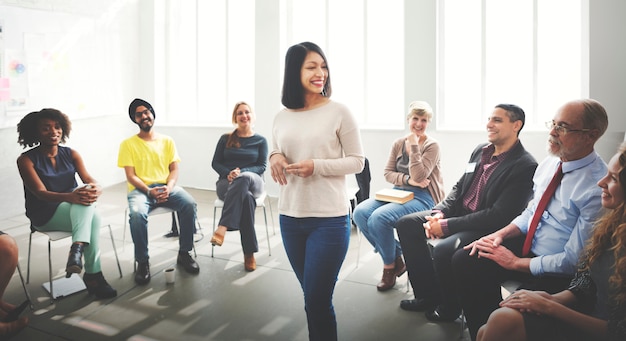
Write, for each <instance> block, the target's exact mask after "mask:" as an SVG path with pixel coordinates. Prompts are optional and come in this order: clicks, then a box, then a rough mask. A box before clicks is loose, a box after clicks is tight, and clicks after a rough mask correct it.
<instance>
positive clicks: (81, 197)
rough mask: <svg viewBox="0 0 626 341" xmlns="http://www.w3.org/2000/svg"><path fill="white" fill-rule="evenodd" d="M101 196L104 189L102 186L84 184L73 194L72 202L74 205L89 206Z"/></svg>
mask: <svg viewBox="0 0 626 341" xmlns="http://www.w3.org/2000/svg"><path fill="white" fill-rule="evenodd" d="M100 194H102V188H101V187H100V185H98V184H94V183H88V184H84V185H82V186H79V187H77V188H76V189H75V190H74V191H73V192H72V200H71V202H72V203H73V204H81V205H85V206H89V205H91V204H93V203H94V202H96V201H97V200H98V197H100Z"/></svg>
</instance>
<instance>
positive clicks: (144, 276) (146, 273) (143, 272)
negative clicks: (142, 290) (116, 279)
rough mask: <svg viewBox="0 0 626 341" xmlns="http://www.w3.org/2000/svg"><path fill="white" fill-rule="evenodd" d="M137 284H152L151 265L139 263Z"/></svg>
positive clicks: (136, 276) (136, 274)
mask: <svg viewBox="0 0 626 341" xmlns="http://www.w3.org/2000/svg"><path fill="white" fill-rule="evenodd" d="M135 282H136V283H137V284H139V285H144V284H148V282H150V263H148V262H137V271H136V272H135Z"/></svg>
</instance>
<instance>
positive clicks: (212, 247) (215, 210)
mask: <svg viewBox="0 0 626 341" xmlns="http://www.w3.org/2000/svg"><path fill="white" fill-rule="evenodd" d="M216 214H217V207H215V206H214V207H213V232H211V236H213V234H214V233H215V215H216ZM214 251H215V245H213V244H211V258H213V252H214Z"/></svg>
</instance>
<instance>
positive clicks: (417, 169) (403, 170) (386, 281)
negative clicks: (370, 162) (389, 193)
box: [354, 101, 444, 291]
mask: <svg viewBox="0 0 626 341" xmlns="http://www.w3.org/2000/svg"><path fill="white" fill-rule="evenodd" d="M432 117H433V111H432V109H431V107H430V105H429V104H428V103H426V102H422V101H415V102H413V103H411V104H410V105H409V113H408V115H407V121H408V125H409V129H410V130H411V132H410V133H409V134H408V135H405V136H402V137H401V138H398V139H397V140H396V141H395V142H394V143H393V146H392V148H391V152H390V153H389V160H388V161H387V165H386V166H385V180H387V182H389V183H391V184H392V185H393V186H394V188H395V189H401V190H405V191H411V192H413V199H412V200H410V201H408V202H406V203H404V204H397V203H390V202H385V201H379V200H376V199H374V198H369V199H367V200H365V201H363V202H361V203H360V204H359V205H358V206H357V207H356V208H355V210H354V222H355V223H356V225H357V227H358V228H359V229H360V230H361V232H363V235H364V236H365V238H366V239H367V240H368V241H369V242H370V244H372V246H374V249H375V250H376V251H377V252H378V254H380V257H381V258H382V260H383V275H382V279H381V280H380V282H379V283H378V285H376V288H377V289H378V291H386V290H389V289H391V288H393V286H394V285H395V284H396V277H400V276H401V275H402V274H403V273H404V272H405V271H406V266H405V265H404V261H403V260H402V250H401V249H400V242H398V241H397V240H396V238H395V235H394V225H395V223H396V221H398V219H400V218H401V217H403V216H404V215H407V214H409V213H415V212H421V211H424V210H428V209H430V208H432V207H433V206H435V204H436V203H438V202H439V201H441V199H443V197H444V192H443V179H442V176H441V165H440V152H439V143H437V141H436V140H435V139H433V138H431V137H429V136H428V135H426V128H427V127H428V124H429V123H430V121H431V120H432Z"/></svg>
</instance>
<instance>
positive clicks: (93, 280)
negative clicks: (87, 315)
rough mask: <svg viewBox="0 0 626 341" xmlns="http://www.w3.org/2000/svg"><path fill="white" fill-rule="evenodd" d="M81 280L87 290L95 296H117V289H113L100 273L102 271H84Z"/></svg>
mask: <svg viewBox="0 0 626 341" xmlns="http://www.w3.org/2000/svg"><path fill="white" fill-rule="evenodd" d="M83 282H85V286H86V287H87V291H88V292H89V293H90V294H92V295H94V296H96V298H113V297H115V296H117V290H115V289H113V288H112V287H111V286H110V285H109V283H107V281H106V279H104V276H103V275H102V271H101V272H96V273H95V274H88V273H86V274H85V275H84V276H83Z"/></svg>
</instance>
